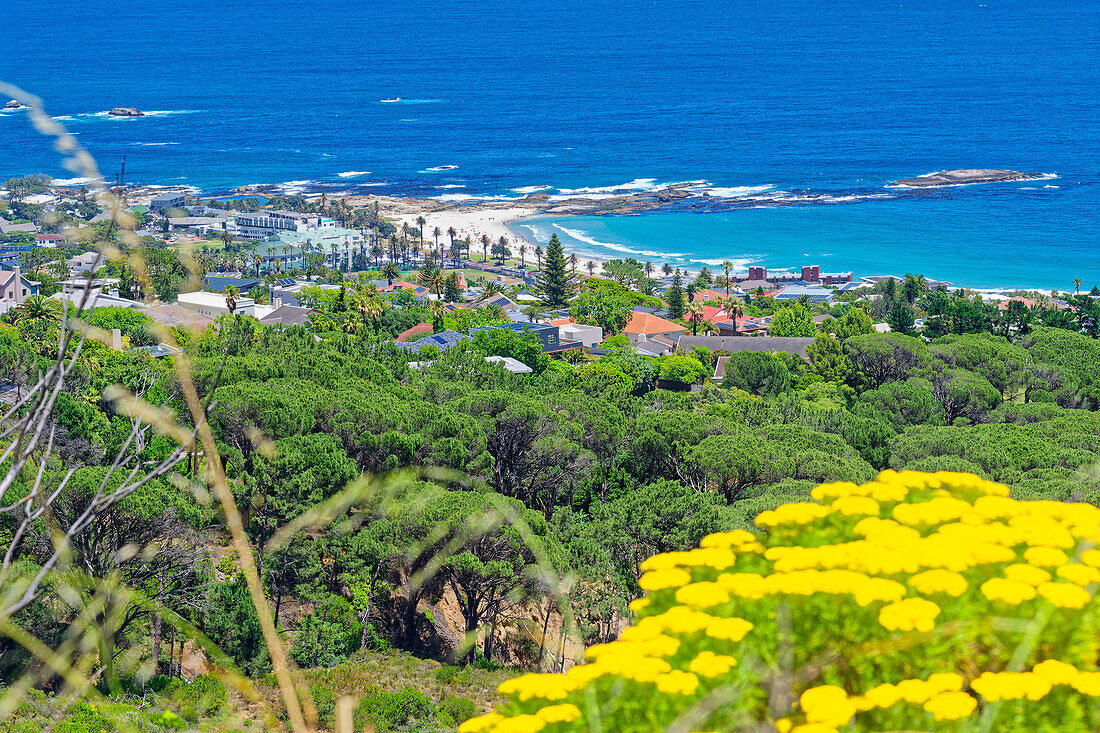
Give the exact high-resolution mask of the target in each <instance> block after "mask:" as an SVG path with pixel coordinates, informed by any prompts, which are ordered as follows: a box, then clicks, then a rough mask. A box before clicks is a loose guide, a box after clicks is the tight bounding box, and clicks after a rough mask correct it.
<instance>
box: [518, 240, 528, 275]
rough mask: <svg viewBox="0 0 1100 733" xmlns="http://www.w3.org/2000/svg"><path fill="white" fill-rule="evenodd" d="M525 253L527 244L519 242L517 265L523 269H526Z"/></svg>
mask: <svg viewBox="0 0 1100 733" xmlns="http://www.w3.org/2000/svg"><path fill="white" fill-rule="evenodd" d="M526 255H527V245H526V244H521V245H520V246H519V266H520V268H522V269H524V270H526V269H527V260H526Z"/></svg>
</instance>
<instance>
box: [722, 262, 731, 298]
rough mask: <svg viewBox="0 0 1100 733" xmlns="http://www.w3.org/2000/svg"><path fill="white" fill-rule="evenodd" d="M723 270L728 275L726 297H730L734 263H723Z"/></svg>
mask: <svg viewBox="0 0 1100 733" xmlns="http://www.w3.org/2000/svg"><path fill="white" fill-rule="evenodd" d="M722 269H723V270H724V271H725V273H726V297H727V298H728V297H730V270H732V269H733V263H732V262H730V261H729V260H726V261H725V262H723V263H722Z"/></svg>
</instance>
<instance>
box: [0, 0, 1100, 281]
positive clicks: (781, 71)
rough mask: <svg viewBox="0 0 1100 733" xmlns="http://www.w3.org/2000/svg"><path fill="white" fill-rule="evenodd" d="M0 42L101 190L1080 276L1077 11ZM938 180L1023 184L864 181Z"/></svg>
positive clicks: (34, 168)
mask: <svg viewBox="0 0 1100 733" xmlns="http://www.w3.org/2000/svg"><path fill="white" fill-rule="evenodd" d="M0 26H2V27H3V29H4V33H3V38H4V43H3V50H2V52H0V80H4V81H7V82H10V83H13V84H15V85H17V86H19V87H21V88H23V89H25V90H27V91H29V92H31V93H33V94H35V95H37V96H39V97H41V98H42V99H43V100H44V101H45V106H46V109H47V111H48V113H49V114H51V115H53V116H55V117H57V118H58V119H59V120H61V121H62V122H65V123H66V125H67V126H68V127H69V129H70V130H71V131H72V132H74V133H76V134H78V136H79V139H80V141H81V142H82V143H83V144H84V146H86V147H87V149H88V150H90V151H91V152H92V153H93V154H94V155H95V156H96V157H97V159H98V160H99V162H100V165H101V168H102V169H103V170H104V171H105V172H107V174H108V176H109V177H113V174H114V171H116V170H117V169H118V166H119V165H120V163H121V161H122V159H123V156H125V159H126V177H127V179H128V180H131V181H138V182H141V183H146V184H161V185H178V184H186V185H192V186H195V187H198V188H201V189H202V190H205V191H209V192H220V191H224V190H228V189H230V188H233V187H236V186H240V185H244V184H256V183H264V184H282V185H283V187H284V188H285V189H286V190H305V189H308V188H317V187H327V188H328V189H329V190H332V191H344V190H360V191H363V190H374V191H377V192H379V193H385V194H408V195H415V196H442V197H448V198H450V199H452V200H473V199H478V198H484V197H497V198H500V199H501V200H504V199H508V198H516V197H519V196H521V195H523V194H524V193H526V192H528V191H532V190H546V191H547V192H548V193H550V194H552V195H569V194H570V193H577V192H582V193H586V194H587V195H591V196H600V195H605V194H607V193H609V192H612V191H629V190H647V189H648V188H653V187H657V186H660V185H662V184H666V183H671V182H684V181H691V182H694V183H693V184H692V185H693V186H695V187H696V190H706V191H708V192H709V193H710V194H711V195H713V196H721V197H727V198H730V199H737V204H738V206H739V208H737V209H736V210H732V211H726V212H722V213H690V212H683V213H674V214H647V215H642V216H631V217H566V218H559V219H554V218H540V219H537V220H535V221H531V222H527V223H524V224H520V225H518V226H517V228H516V230H517V232H520V233H522V234H525V235H527V236H528V237H529V238H532V239H538V240H541V241H544V240H545V239H547V238H548V237H549V236H550V234H552V233H557V234H558V235H559V236H560V237H561V238H562V239H563V241H564V242H565V244H566V249H567V250H568V251H575V252H577V253H578V254H580V255H582V256H597V257H614V256H634V257H637V258H639V259H642V260H649V261H653V262H654V263H664V262H670V263H672V264H675V265H680V266H687V267H691V268H692V269H696V268H698V267H700V266H702V265H703V264H714V263H717V262H721V261H722V260H725V259H729V260H732V261H735V262H737V263H739V264H747V263H759V264H764V265H766V266H769V267H771V268H773V269H789V268H797V267H800V266H801V265H803V264H819V265H820V266H821V267H822V269H823V270H829V271H834V270H853V271H855V272H856V274H857V275H866V274H882V273H905V272H922V273H924V274H925V275H927V276H929V277H933V278H937V279H944V280H949V281H952V282H955V283H959V284H966V285H970V286H973V287H988V288H996V287H1009V286H1032V287H1041V288H1044V289H1051V288H1056V289H1060V290H1068V289H1070V288H1071V287H1072V280H1073V279H1074V278H1076V277H1080V278H1082V279H1083V280H1085V282H1086V283H1088V284H1089V285H1091V284H1092V283H1094V282H1097V281H1100V234H1098V233H1097V232H1098V226H1097V225H1098V212H1100V125H1098V120H1100V95H1098V93H1097V90H1098V89H1100V63H1098V59H1100V3H1098V2H1096V0H1050V1H1049V2H1038V3H1037V2H1034V1H1033V0H986V2H975V1H973V0H919V1H916V2H908V1H907V2H884V1H882V0H874V1H871V0H850V1H849V2H844V3H803V2H765V3H742V2H720V1H718V0H682V1H681V2H651V1H648V0H642V1H640V2H599V1H593V0H588V1H587V2H577V1H576V0H555V1H553V2H550V1H548V0H527V1H526V2H523V3H516V2H503V1H501V0H483V1H482V2H469V1H468V0H436V2H433V3H411V2H400V1H398V2H377V1H374V2H362V1H360V2H353V1H352V0H328V1H327V2H324V3H302V2H293V3H291V2H285V1H283V0H264V1H263V2H258V1H256V0H241V1H237V2H213V1H212V0H187V1H186V2H182V1H179V0H164V1H162V2H155V3H133V2H128V1H124V0H95V2H86V3H71V2H61V1H60V0H7V2H5V3H4V4H3V9H2V10H0ZM387 100H388V101H387ZM115 106H134V107H138V108H140V109H142V110H144V111H146V112H149V113H150V114H149V115H148V116H146V117H142V118H136V119H114V118H109V117H107V116H106V115H105V114H104V112H105V110H108V109H110V108H111V107H115ZM57 160H58V159H57V155H56V154H55V153H54V152H53V151H52V150H51V149H50V147H49V145H48V144H47V142H46V141H45V140H43V139H42V138H40V137H38V136H37V135H36V134H34V133H33V131H32V130H31V129H30V126H29V125H28V124H27V121H26V119H25V114H24V113H22V112H8V111H3V110H0V176H5V177H6V176H10V175H17V174H23V173H28V172H43V173H48V174H50V175H53V176H56V177H58V178H61V179H65V178H69V177H71V176H72V174H71V173H69V172H67V171H65V170H64V169H62V168H61V167H60V166H59V165H58V162H57ZM948 168H1006V169H1016V170H1026V171H1035V172H1040V173H1044V174H1048V175H1047V176H1046V177H1044V179H1043V180H1037V181H1028V182H1022V183H1008V184H988V185H975V186H961V187H953V188H943V189H936V190H932V191H922V192H919V193H914V192H906V191H899V190H897V189H892V188H888V187H887V185H886V184H888V183H889V182H891V181H893V180H896V179H899V178H905V177H910V176H914V175H918V174H922V173H928V172H931V171H936V170H942V169H948ZM467 197H469V199H467ZM757 202H760V203H759V204H757ZM757 205H759V208H757Z"/></svg>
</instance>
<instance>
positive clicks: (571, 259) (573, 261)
mask: <svg viewBox="0 0 1100 733" xmlns="http://www.w3.org/2000/svg"><path fill="white" fill-rule="evenodd" d="M569 266H570V267H572V268H573V277H576V276H577V253H576V252H574V253H573V254H571V255H569Z"/></svg>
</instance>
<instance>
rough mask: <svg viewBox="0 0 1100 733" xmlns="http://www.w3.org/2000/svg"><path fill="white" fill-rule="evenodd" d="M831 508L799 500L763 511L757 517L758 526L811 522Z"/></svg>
mask: <svg viewBox="0 0 1100 733" xmlns="http://www.w3.org/2000/svg"><path fill="white" fill-rule="evenodd" d="M828 513H829V510H828V509H827V508H826V507H823V506H821V505H820V504H814V503H812V502H808V501H797V502H792V503H790V504H783V505H781V506H779V507H777V508H775V509H771V510H768V511H765V512H761V513H760V514H759V515H758V516H757V517H756V526H758V527H778V526H779V525H781V524H809V523H810V522H812V521H814V520H815V519H821V518H822V517H824V516H826V515H828Z"/></svg>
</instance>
